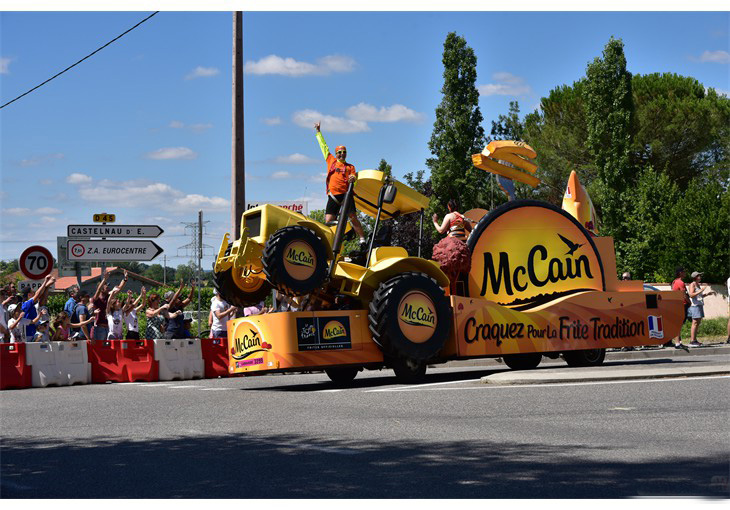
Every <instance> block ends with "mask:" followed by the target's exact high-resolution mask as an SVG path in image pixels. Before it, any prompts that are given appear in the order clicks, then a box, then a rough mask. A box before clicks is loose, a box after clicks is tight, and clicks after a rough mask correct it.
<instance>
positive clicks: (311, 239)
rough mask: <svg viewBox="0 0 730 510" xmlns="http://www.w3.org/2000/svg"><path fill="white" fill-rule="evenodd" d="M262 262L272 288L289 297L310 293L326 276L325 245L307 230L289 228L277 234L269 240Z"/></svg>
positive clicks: (319, 285)
mask: <svg viewBox="0 0 730 510" xmlns="http://www.w3.org/2000/svg"><path fill="white" fill-rule="evenodd" d="M261 262H262V264H263V266H264V273H265V274H266V277H267V278H268V280H269V281H270V282H271V283H272V285H274V287H276V288H277V289H278V290H279V291H281V292H282V293H283V294H286V295H289V296H301V295H304V294H309V293H310V292H312V291H314V290H316V289H318V288H319V287H321V286H322V284H323V283H324V281H325V278H326V277H327V253H326V250H325V247H324V243H323V242H322V240H321V239H320V238H319V237H318V236H317V234H315V233H314V232H312V231H311V230H309V229H308V228H304V227H299V226H289V227H284V228H281V229H279V230H277V231H276V232H274V235H272V236H271V237H270V238H269V239H268V241H266V246H264V253H263V255H262V256H261Z"/></svg>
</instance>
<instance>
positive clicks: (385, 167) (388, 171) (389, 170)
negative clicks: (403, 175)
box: [376, 159, 393, 177]
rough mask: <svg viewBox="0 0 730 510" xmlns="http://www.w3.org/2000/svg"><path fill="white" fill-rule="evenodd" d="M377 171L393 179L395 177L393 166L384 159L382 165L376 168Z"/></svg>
mask: <svg viewBox="0 0 730 510" xmlns="http://www.w3.org/2000/svg"><path fill="white" fill-rule="evenodd" d="M376 170H379V171H381V172H383V173H384V174H385V175H387V176H388V177H391V176H392V175H393V165H391V164H390V163H388V162H387V161H385V160H384V159H381V160H380V164H379V165H378V168H376Z"/></svg>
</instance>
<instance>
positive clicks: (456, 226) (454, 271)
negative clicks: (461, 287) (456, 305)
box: [433, 198, 471, 294]
mask: <svg viewBox="0 0 730 510" xmlns="http://www.w3.org/2000/svg"><path fill="white" fill-rule="evenodd" d="M447 207H448V208H449V213H448V214H447V215H446V216H444V220H443V222H442V223H441V224H440V225H439V223H438V215H436V214H434V215H433V226H434V227H435V228H436V230H437V231H438V233H439V234H446V233H447V232H448V234H447V235H446V237H445V238H443V239H441V240H440V241H439V242H438V243H436V245H435V246H434V247H433V260H435V261H436V262H438V263H439V265H440V266H441V270H442V271H443V272H444V273H445V274H446V276H448V277H449V280H450V281H451V287H450V289H451V293H452V294H453V293H454V291H455V290H456V280H457V278H458V277H459V273H462V272H464V273H466V272H468V271H469V269H470V268H471V253H469V248H467V247H466V238H467V232H471V222H470V221H469V218H465V217H464V215H463V214H461V213H460V212H459V211H458V210H457V209H458V208H459V204H458V203H457V202H456V200H454V199H453V198H452V199H451V200H449V203H448V204H447Z"/></svg>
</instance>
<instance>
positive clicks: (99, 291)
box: [91, 273, 109, 302]
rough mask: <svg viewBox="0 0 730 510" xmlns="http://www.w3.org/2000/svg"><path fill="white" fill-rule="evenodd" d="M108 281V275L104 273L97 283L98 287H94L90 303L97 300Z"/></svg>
mask: <svg viewBox="0 0 730 510" xmlns="http://www.w3.org/2000/svg"><path fill="white" fill-rule="evenodd" d="M108 279H109V273H104V274H103V275H102V277H101V281H100V282H99V285H97V286H96V291H95V292H94V296H93V297H92V298H91V301H92V302H94V301H96V300H97V299H99V296H100V295H101V288H102V287H103V286H104V285H105V284H106V281H107V280H108Z"/></svg>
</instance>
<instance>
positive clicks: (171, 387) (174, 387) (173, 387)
mask: <svg viewBox="0 0 730 510" xmlns="http://www.w3.org/2000/svg"><path fill="white" fill-rule="evenodd" d="M179 388H197V386H170V387H169V388H168V389H170V390H175V389H179Z"/></svg>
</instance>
